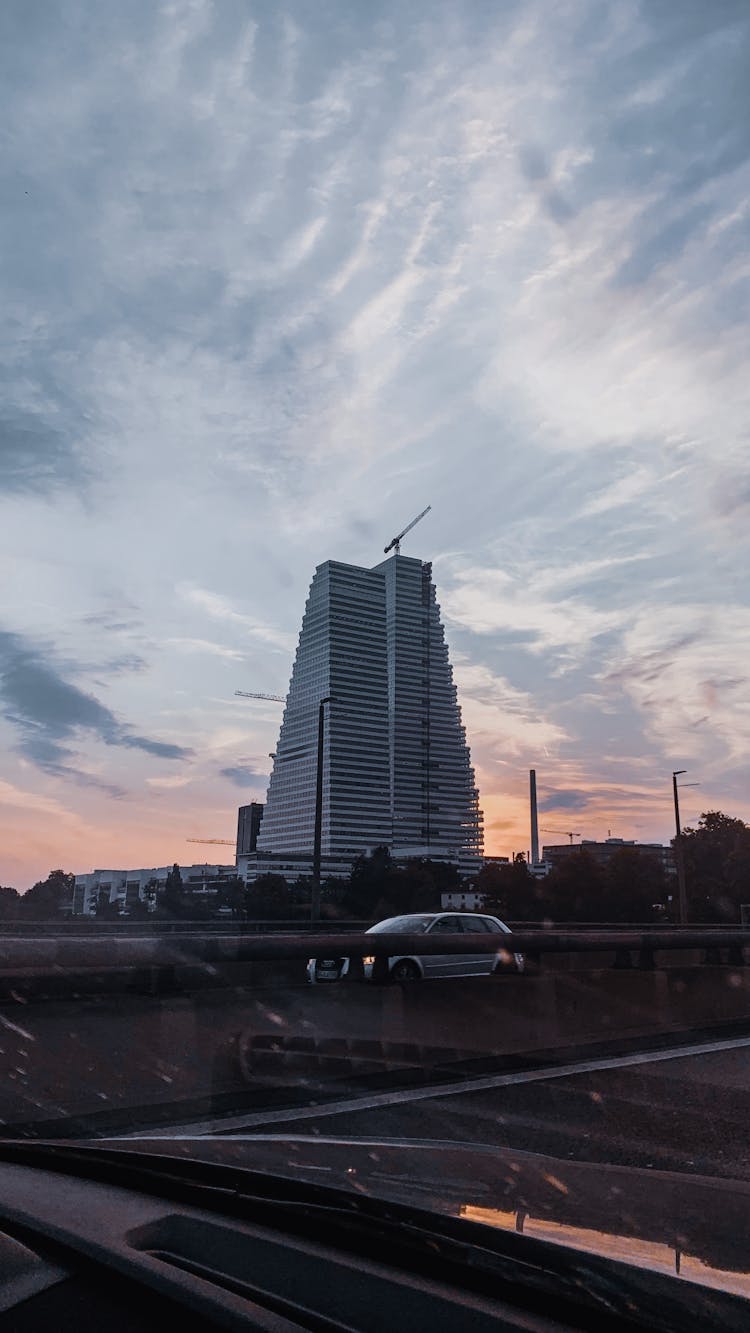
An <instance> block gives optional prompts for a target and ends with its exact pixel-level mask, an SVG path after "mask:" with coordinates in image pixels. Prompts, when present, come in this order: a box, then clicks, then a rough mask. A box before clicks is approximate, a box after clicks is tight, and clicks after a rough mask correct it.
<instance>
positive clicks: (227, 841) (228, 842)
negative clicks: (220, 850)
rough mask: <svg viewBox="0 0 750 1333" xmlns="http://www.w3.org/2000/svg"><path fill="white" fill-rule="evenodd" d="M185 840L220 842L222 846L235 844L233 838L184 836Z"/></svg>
mask: <svg viewBox="0 0 750 1333" xmlns="http://www.w3.org/2000/svg"><path fill="white" fill-rule="evenodd" d="M185 842H213V843H217V844H220V845H221V846H222V847H234V846H235V839H234V838H186V839H185Z"/></svg>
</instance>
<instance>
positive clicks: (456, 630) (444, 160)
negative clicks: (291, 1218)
mask: <svg viewBox="0 0 750 1333" xmlns="http://www.w3.org/2000/svg"><path fill="white" fill-rule="evenodd" d="M0 67H1V68H2V75H3V77H2V79H1V80H0V105H1V107H2V122H1V123H2V136H1V137H0V176H1V178H2V185H3V201H4V202H3V209H2V214H1V215H0V234H1V236H2V245H0V256H1V258H0V294H1V296H2V302H1V305H2V312H3V317H4V328H5V337H4V338H3V339H2V341H1V342H0V374H1V376H2V402H1V404H0V507H1V510H2V521H1V522H0V562H1V566H2V570H3V575H4V578H3V593H2V608H1V611H0V1138H2V1139H4V1140H8V1141H10V1140H23V1141H24V1142H27V1141H29V1140H31V1139H34V1140H45V1141H46V1140H55V1141H61V1140H66V1139H70V1140H76V1141H81V1142H83V1141H86V1142H89V1143H92V1142H94V1141H98V1140H99V1139H107V1140H111V1139H118V1140H119V1139H122V1140H123V1141H124V1140H125V1138H127V1140H128V1142H130V1143H131V1144H135V1143H136V1141H144V1142H145V1140H146V1139H149V1140H151V1139H153V1140H154V1141H156V1140H157V1138H158V1136H162V1138H161V1139H160V1140H159V1141H165V1140H166V1139H171V1140H174V1142H175V1143H176V1142H178V1141H180V1142H183V1141H184V1142H185V1143H189V1144H191V1145H193V1146H192V1147H191V1148H190V1149H189V1151H190V1152H197V1151H198V1148H196V1147H195V1144H196V1143H198V1144H199V1145H200V1144H202V1145H203V1148H204V1149H205V1150H206V1151H208V1147H207V1145H208V1144H209V1142H213V1141H214V1140H218V1139H222V1140H223V1139H229V1138H230V1136H233V1142H234V1147H233V1149H232V1151H236V1152H237V1153H241V1154H244V1157H243V1161H245V1162H246V1163H250V1164H252V1161H253V1160H255V1161H258V1162H259V1161H261V1160H263V1161H265V1162H267V1163H268V1164H270V1165H269V1169H273V1170H275V1171H280V1172H281V1171H288V1172H292V1173H293V1172H294V1170H295V1166H294V1163H295V1161H296V1162H299V1161H300V1160H302V1158H304V1161H305V1162H306V1167H305V1170H307V1171H308V1172H309V1178H310V1179H312V1178H313V1176H314V1175H315V1174H316V1172H317V1174H318V1176H319V1178H320V1179H321V1180H322V1179H323V1178H324V1176H326V1173H327V1172H328V1169H329V1168H330V1171H331V1178H332V1179H333V1178H334V1177H335V1178H336V1179H337V1180H338V1179H339V1175H340V1179H341V1182H342V1188H346V1189H349V1190H355V1185H354V1184H353V1183H352V1182H353V1181H355V1179H356V1181H359V1179H360V1177H359V1176H356V1177H355V1175H354V1174H353V1173H354V1172H355V1169H356V1171H360V1172H362V1173H366V1174H367V1187H366V1188H367V1192H368V1194H369V1195H373V1196H386V1195H387V1196H388V1197H396V1195H397V1194H398V1193H399V1191H400V1192H401V1193H404V1194H408V1192H409V1190H411V1191H412V1196H413V1197H412V1202H413V1200H414V1199H416V1200H424V1201H425V1207H426V1208H428V1207H429V1208H433V1209H434V1210H439V1209H443V1210H448V1211H450V1212H451V1216H453V1217H454V1219H464V1220H466V1219H469V1220H472V1219H473V1220H474V1221H475V1222H476V1223H477V1225H479V1224H481V1225H483V1226H485V1227H489V1226H492V1227H494V1228H499V1229H501V1230H502V1229H505V1230H507V1231H508V1232H509V1233H512V1235H513V1236H517V1235H520V1234H521V1233H525V1234H527V1235H532V1236H534V1237H536V1238H537V1239H540V1238H541V1239H543V1240H544V1242H545V1244H547V1243H549V1244H550V1245H552V1244H560V1245H563V1246H566V1247H572V1248H575V1247H576V1246H579V1247H582V1248H588V1249H589V1250H590V1249H591V1248H592V1247H594V1248H596V1247H597V1246H598V1250H597V1252H598V1253H599V1252H601V1253H603V1252H604V1251H605V1250H606V1249H607V1246H609V1247H610V1249H609V1251H608V1253H611V1254H615V1252H616V1254H617V1256H619V1258H621V1259H622V1261H623V1263H628V1264H630V1263H632V1264H633V1265H635V1264H637V1263H640V1262H641V1259H642V1256H643V1255H646V1258H645V1259H643V1262H644V1263H647V1264H648V1265H652V1266H653V1265H658V1264H659V1263H661V1265H662V1268H663V1269H669V1271H670V1273H671V1274H672V1275H673V1276H674V1275H675V1274H676V1276H677V1277H678V1278H681V1279H682V1280H683V1281H684V1280H686V1275H688V1276H687V1280H689V1281H693V1280H695V1281H702V1280H703V1276H702V1275H704V1269H705V1267H706V1265H708V1266H709V1267H710V1266H711V1265H714V1266H715V1267H716V1269H717V1271H718V1270H719V1269H721V1267H722V1262H723V1261H724V1260H726V1266H727V1268H732V1265H734V1266H735V1267H734V1269H733V1270H732V1271H733V1272H734V1271H735V1270H736V1272H737V1273H739V1272H740V1259H739V1258H738V1256H737V1254H736V1252H735V1249H733V1248H732V1246H733V1242H732V1240H731V1237H730V1235H729V1232H730V1230H731V1228H730V1226H729V1221H728V1220H726V1219H725V1221H726V1225H725V1222H722V1221H720V1220H719V1221H717V1222H716V1229H715V1232H714V1235H713V1239H712V1238H711V1235H710V1230H711V1229H710V1227H709V1226H708V1222H707V1218H708V1215H709V1211H710V1209H709V1205H708V1203H707V1202H706V1200H707V1199H708V1186H707V1185H706V1184H705V1182H706V1181H708V1182H711V1183H712V1184H714V1185H715V1183H716V1182H717V1181H720V1182H722V1183H723V1184H726V1185H727V1188H729V1186H730V1184H731V1187H732V1189H733V1190H735V1195H736V1199H739V1198H740V1196H741V1195H742V1190H743V1189H744V1190H746V1189H747V1186H748V1182H750V1153H749V1152H748V1147H749V1142H748V1128H747V1126H748V1123H749V1119H750V804H748V792H749V791H750V785H749V784H748V777H749V776H750V769H749V767H748V755H749V754H750V707H749V705H748V700H749V699H750V581H749V580H748V568H750V464H749V462H748V426H747V423H748V412H749V409H750V402H749V399H750V375H749V374H748V365H747V361H748V357H747V351H748V346H750V299H749V298H750V267H749V266H748V254H750V204H749V203H748V200H750V117H748V106H749V102H748V90H749V89H750V3H748V0H704V2H703V3H700V2H699V0H683V3H679V0H672V2H671V3H670V0H665V2H663V3H659V2H658V0H619V3H614V4H601V3H598V0H566V3H565V4H561V5H556V4H554V3H552V2H551V0H549V3H543V2H542V0H495V2H494V3H489V4H487V3H478V0H467V3H465V4H457V3H452V2H451V0H411V2H410V3H407V4H403V3H402V4H395V3H392V0H368V2H367V3H364V2H361V3H354V4H351V3H345V2H344V3H324V2H321V3H315V2H311V0H284V3H282V4H274V3H270V4H269V3H263V2H262V0H221V2H220V3H215V2H214V0H140V2H138V0H137V2H136V3H134V4H130V3H124V4H116V3H109V4H107V3H104V4H102V3H96V0H61V2H57V3H55V2H53V0H33V3H24V0H6V2H5V3H4V4H3V5H2V6H0ZM493 918H495V919H496V923H495V924H493V920H492V919H493ZM497 922H499V923H502V924H497ZM387 937H388V938H387ZM396 937H400V938H396ZM410 937H418V938H410ZM282 1139H284V1140H285V1141H286V1140H292V1139H293V1140H294V1142H295V1143H296V1144H297V1147H295V1148H294V1149H291V1148H290V1149H289V1151H288V1152H287V1153H286V1156H283V1155H282V1149H281V1148H279V1147H278V1146H276V1147H274V1146H273V1145H274V1144H276V1145H278V1143H279V1142H280V1141H281V1140H282ZM261 1141H262V1144H261ZM371 1142H374V1143H381V1144H386V1145H390V1146H389V1147H388V1153H389V1156H388V1158H387V1161H386V1159H385V1158H384V1157H383V1158H380V1159H378V1160H376V1155H377V1151H378V1150H377V1148H376V1147H373V1148H372V1150H371V1151H372V1153H373V1154H375V1156H373V1157H372V1158H368V1159H367V1160H365V1155H364V1150H363V1149H362V1144H363V1143H368V1144H370V1143H371ZM324 1143H325V1144H327V1145H328V1146H327V1147H325V1146H324ZM336 1144H338V1145H339V1147H335V1145H336ZM240 1145H243V1146H242V1147H240ZM341 1145H344V1146H343V1147H342V1146H341ZM396 1145H401V1148H400V1150H399V1151H400V1152H401V1153H402V1156H400V1157H399V1156H398V1151H397V1147H396ZM425 1145H427V1146H425ZM6 1146H7V1145H6ZM133 1150H134V1151H135V1149H133ZM144 1151H145V1148H144ZM185 1151H186V1153H187V1152H188V1150H187V1149H186V1150H185ZM327 1152H330V1158H329V1157H327V1156H326V1153H327ZM253 1153H256V1154H257V1156H256V1157H255V1158H253ZM347 1153H348V1154H349V1157H348V1158H347ZM355 1155H356V1161H355ZM334 1158H335V1160H334ZM349 1167H351V1171H349ZM301 1172H302V1168H301V1167H299V1168H298V1175H299V1174H300V1173H301ZM303 1174H304V1173H303ZM300 1178H301V1177H300ZM699 1178H700V1180H699ZM657 1179H658V1185H657V1184H656V1181H657ZM686 1181H688V1183H689V1185H690V1188H691V1190H693V1191H695V1192H694V1193H691V1194H690V1195H689V1196H688V1194H686V1193H681V1190H683V1187H684V1188H685V1189H687V1186H686V1185H685V1182H686ZM700 1181H702V1182H703V1184H700ZM735 1186H736V1189H735ZM740 1187H742V1188H740ZM700 1190H703V1194H701V1196H700V1199H699V1198H698V1193H699V1192H700ZM735 1195H733V1196H732V1197H733V1198H735ZM720 1196H721V1189H719V1190H718V1193H717V1195H716V1196H713V1195H712V1196H711V1197H712V1198H714V1197H720ZM1 1197H2V1178H1V1177H0V1198H1ZM734 1206H735V1205H734V1204H733V1205H732V1208H734ZM736 1206H737V1208H738V1209H739V1208H740V1205H739V1203H737V1205H736ZM711 1207H712V1208H714V1207H715V1210H718V1205H714V1204H712V1205H711ZM650 1208H651V1209H652V1210H653V1211H652V1212H651V1213H649V1209H650ZM711 1215H712V1216H713V1215H714V1214H713V1213H712V1214H711ZM726 1218H727V1219H730V1218H734V1219H735V1221H734V1227H735V1232H734V1234H735V1237H736V1236H739V1235H744V1234H745V1231H746V1230H748V1232H749V1233H750V1216H748V1217H747V1218H745V1215H744V1214H741V1211H740V1212H733V1211H732V1209H731V1208H729V1207H728V1208H727V1214H726ZM0 1222H1V1218H0ZM745 1222H747V1226H745ZM1 1229H2V1228H1V1226H0V1230H1ZM602 1236H606V1237H608V1238H609V1239H606V1240H603V1239H602ZM612 1236H615V1237H616V1238H617V1239H616V1240H612V1239H611V1237H612ZM641 1244H642V1245H643V1246H644V1247H646V1248H644V1249H639V1248H638V1247H639V1246H640V1245H641ZM649 1246H654V1247H657V1248H656V1249H655V1250H653V1249H649V1248H648V1247H649ZM639 1256H640V1257H639ZM701 1264H703V1265H704V1267H703V1268H702V1267H701ZM745 1267H746V1268H747V1267H748V1265H747V1264H745ZM712 1272H713V1268H712ZM712 1280H713V1279H712ZM716 1280H717V1281H718V1280H719V1279H716ZM722 1280H723V1279H722ZM737 1282H740V1278H739V1277H737ZM1 1295H2V1293H0V1296H1ZM0 1303H1V1302H0Z"/></svg>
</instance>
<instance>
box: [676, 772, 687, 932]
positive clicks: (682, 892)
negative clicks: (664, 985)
mask: <svg viewBox="0 0 750 1333" xmlns="http://www.w3.org/2000/svg"><path fill="white" fill-rule="evenodd" d="M686 772H687V769H685V768H676V769H675V770H674V772H673V773H672V792H673V795H674V824H675V840H674V849H675V859H676V861H677V891H678V894H679V898H678V905H679V913H680V925H681V926H685V925H687V889H686V886H685V859H684V857H683V854H682V828H681V827H680V798H679V796H678V794H677V779H678V777H679V776H680V774H681V773H686Z"/></svg>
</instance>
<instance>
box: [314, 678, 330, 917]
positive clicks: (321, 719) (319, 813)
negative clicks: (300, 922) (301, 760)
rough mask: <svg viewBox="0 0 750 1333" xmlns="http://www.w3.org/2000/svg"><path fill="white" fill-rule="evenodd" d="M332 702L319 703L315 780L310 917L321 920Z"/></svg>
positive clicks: (326, 700)
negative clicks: (327, 714)
mask: <svg viewBox="0 0 750 1333" xmlns="http://www.w3.org/2000/svg"><path fill="white" fill-rule="evenodd" d="M331 702H332V699H331V696H330V695H328V696H327V697H326V698H325V699H321V701H320V704H319V705H318V772H317V778H316V782H315V836H314V841H313V872H312V900H311V903H310V918H311V920H312V921H319V920H320V848H321V843H322V840H323V737H324V731H325V706H326V704H330V703H331Z"/></svg>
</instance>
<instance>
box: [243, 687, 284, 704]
mask: <svg viewBox="0 0 750 1333" xmlns="http://www.w3.org/2000/svg"><path fill="white" fill-rule="evenodd" d="M235 694H236V695H237V697H238V699H270V701H271V703H274V704H284V703H286V699H285V698H284V696H283V694H254V693H251V692H250V690H235Z"/></svg>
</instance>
